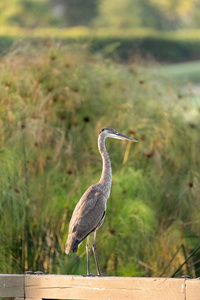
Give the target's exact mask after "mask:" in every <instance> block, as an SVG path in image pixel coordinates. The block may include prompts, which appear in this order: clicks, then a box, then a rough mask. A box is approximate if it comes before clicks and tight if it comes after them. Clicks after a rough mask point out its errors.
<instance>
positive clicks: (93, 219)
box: [65, 127, 137, 276]
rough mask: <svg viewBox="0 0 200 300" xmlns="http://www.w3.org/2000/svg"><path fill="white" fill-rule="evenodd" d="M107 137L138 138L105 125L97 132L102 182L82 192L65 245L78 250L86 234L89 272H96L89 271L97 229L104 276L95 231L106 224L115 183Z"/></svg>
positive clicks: (66, 249)
mask: <svg viewBox="0 0 200 300" xmlns="http://www.w3.org/2000/svg"><path fill="white" fill-rule="evenodd" d="M106 138H114V139H120V140H129V141H131V142H137V141H136V140H134V139H132V138H131V137H128V136H126V135H123V134H121V133H119V132H118V131H117V130H115V129H114V128H112V127H104V128H103V129H102V130H101V131H100V132H99V135H98V148H99V152H100V154H101V157H102V163H103V169H102V174H101V178H100V180H99V182H98V183H97V184H94V185H92V186H90V187H89V188H88V189H87V190H86V192H85V193H84V194H83V196H82V197H81V199H80V200H79V202H78V203H77V205H76V207H75V209H74V211H73V214H72V217H71V220H70V223H69V234H68V238H67V242H66V246H65V253H66V254H70V252H71V251H72V252H73V253H74V252H76V251H77V250H78V247H79V246H80V244H81V243H82V242H83V240H84V239H85V238H87V241H86V254H87V275H88V276H95V275H93V274H92V273H90V264H89V254H90V246H89V236H90V234H91V233H94V237H93V244H92V250H93V254H94V259H95V263H96V268H97V275H99V276H103V274H102V273H101V271H100V268H99V263H98V258H97V250H96V233H97V230H98V229H99V228H100V227H101V225H102V224H103V221H104V218H105V214H106V204H107V199H108V198H109V196H110V189H111V183H112V169H111V161H110V157H109V154H108V152H107V150H106V147H105V140H106Z"/></svg>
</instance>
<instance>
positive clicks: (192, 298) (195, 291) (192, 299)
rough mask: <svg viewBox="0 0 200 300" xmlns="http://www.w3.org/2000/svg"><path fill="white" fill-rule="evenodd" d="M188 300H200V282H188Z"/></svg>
mask: <svg viewBox="0 0 200 300" xmlns="http://www.w3.org/2000/svg"><path fill="white" fill-rule="evenodd" d="M185 285H186V300H200V280H199V279H187V280H186V283H185Z"/></svg>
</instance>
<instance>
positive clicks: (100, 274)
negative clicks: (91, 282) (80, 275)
mask: <svg viewBox="0 0 200 300" xmlns="http://www.w3.org/2000/svg"><path fill="white" fill-rule="evenodd" d="M97 276H99V277H105V276H108V275H106V274H103V273H101V272H99V273H98V275H97Z"/></svg>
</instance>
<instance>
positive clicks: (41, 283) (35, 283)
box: [25, 275, 185, 300]
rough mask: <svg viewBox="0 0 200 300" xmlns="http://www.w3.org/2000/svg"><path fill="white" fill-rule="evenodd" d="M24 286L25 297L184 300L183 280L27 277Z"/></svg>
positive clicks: (60, 276) (58, 276)
mask: <svg viewBox="0 0 200 300" xmlns="http://www.w3.org/2000/svg"><path fill="white" fill-rule="evenodd" d="M25 286H26V296H27V298H29V297H32V298H34V297H40V298H50V299H69V298H70V299H94V300H96V299H133V300H134V299H137V300H139V299H140V300H149V299H159V300H169V299H175V300H185V279H170V278H167V279H164V278H130V277H125V278H121V277H82V276H63V275H57V276H55V275H52V276H51V275H47V276H45V275H44V276H31V275H29V276H26V278H25Z"/></svg>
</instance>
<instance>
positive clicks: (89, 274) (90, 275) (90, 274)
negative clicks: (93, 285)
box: [82, 273, 98, 277]
mask: <svg viewBox="0 0 200 300" xmlns="http://www.w3.org/2000/svg"><path fill="white" fill-rule="evenodd" d="M82 276H83V277H95V276H98V275H95V274H92V273H88V274H87V275H82Z"/></svg>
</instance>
